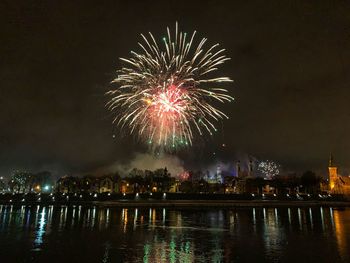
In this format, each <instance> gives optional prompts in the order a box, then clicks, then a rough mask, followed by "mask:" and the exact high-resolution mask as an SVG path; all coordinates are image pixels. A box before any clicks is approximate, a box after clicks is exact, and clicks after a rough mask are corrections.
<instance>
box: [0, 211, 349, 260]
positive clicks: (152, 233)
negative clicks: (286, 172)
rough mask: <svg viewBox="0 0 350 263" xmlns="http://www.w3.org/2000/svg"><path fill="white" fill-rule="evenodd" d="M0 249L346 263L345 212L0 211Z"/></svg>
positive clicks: (7, 252) (43, 255) (50, 255)
mask: <svg viewBox="0 0 350 263" xmlns="http://www.w3.org/2000/svg"><path fill="white" fill-rule="evenodd" d="M0 242H1V246H0V255H1V257H2V258H4V259H5V261H4V262H7V261H11V260H12V259H13V257H14V255H18V256H20V257H21V258H22V259H24V260H22V262H26V261H29V260H30V261H33V262H46V261H48V260H49V259H50V260H51V261H52V260H53V261H55V262H56V261H57V262H59V261H65V262H73V261H79V262H149V263H150V262H184V263H185V262H247V261H257V260H258V261H259V262H281V261H282V262H294V261H298V262H306V261H318V262H349V261H350V256H349V251H350V245H349V244H350V243H349V242H350V209H344V210H338V209H333V208H322V207H321V208H319V207H314V208H246V209H243V208H241V209H215V210H213V209H211V210H199V209H187V210H174V209H167V208H157V209H156V208H125V209H119V208H97V207H84V206H71V207H67V206H31V207H30V206H16V207H14V206H10V205H0ZM6 260H7V261H6Z"/></svg>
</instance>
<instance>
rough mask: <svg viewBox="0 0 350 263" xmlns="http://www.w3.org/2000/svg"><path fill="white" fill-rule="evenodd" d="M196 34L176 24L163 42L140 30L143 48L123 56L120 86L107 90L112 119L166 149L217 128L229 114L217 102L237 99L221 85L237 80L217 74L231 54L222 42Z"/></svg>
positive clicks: (184, 144)
mask: <svg viewBox="0 0 350 263" xmlns="http://www.w3.org/2000/svg"><path fill="white" fill-rule="evenodd" d="M195 35H196V31H194V32H193V34H192V35H191V36H188V35H187V34H186V33H183V32H179V30H178V25H177V23H176V27H175V33H174V34H171V33H170V30H169V28H167V37H164V38H163V43H162V44H160V43H157V41H156V40H155V38H154V37H153V35H152V34H151V33H148V37H146V36H145V35H143V34H141V37H142V39H143V41H142V43H141V42H140V43H138V45H139V46H140V48H141V50H142V51H141V53H136V52H133V51H132V52H131V54H132V56H131V58H128V59H126V58H121V60H122V61H123V62H124V63H125V64H126V65H125V67H123V68H122V69H121V70H119V71H118V76H117V78H116V79H114V80H113V81H112V83H115V84H117V88H116V89H113V90H110V91H109V92H107V94H108V95H109V96H110V100H109V102H108V103H107V106H108V108H109V109H110V110H111V111H112V112H113V113H114V114H115V118H114V121H113V123H116V124H117V125H118V126H120V127H121V128H126V129H128V131H130V133H131V134H136V135H137V137H139V138H140V139H142V141H145V142H147V143H148V144H150V145H152V146H153V147H162V148H166V149H174V148H177V147H178V146H187V145H192V143H193V140H194V136H195V135H197V134H199V135H204V134H206V133H209V134H212V132H213V131H216V128H215V125H214V124H215V123H216V122H217V121H218V120H220V119H222V118H228V117H227V116H226V115H225V114H224V113H223V112H222V111H220V110H219V109H217V108H216V107H215V106H214V105H213V102H214V101H218V102H221V103H224V102H230V101H232V100H233V98H232V97H231V96H230V95H228V92H227V90H226V89H223V88H221V87H219V84H221V83H223V82H231V81H232V80H230V79H229V78H228V77H215V76H214V77H213V76H212V75H213V74H214V72H215V71H217V70H218V66H219V65H221V64H223V63H224V62H225V61H226V60H229V58H227V57H226V56H225V55H224V54H223V53H224V51H225V50H224V49H219V48H218V46H219V44H215V45H213V46H211V47H210V48H208V49H205V48H204V46H205V43H206V41H207V39H206V38H203V39H202V40H201V41H199V43H198V44H195Z"/></svg>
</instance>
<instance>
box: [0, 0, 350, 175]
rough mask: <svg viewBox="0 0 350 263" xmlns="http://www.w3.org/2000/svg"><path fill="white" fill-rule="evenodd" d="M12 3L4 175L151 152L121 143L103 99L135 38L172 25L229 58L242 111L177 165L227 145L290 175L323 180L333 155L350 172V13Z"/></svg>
mask: <svg viewBox="0 0 350 263" xmlns="http://www.w3.org/2000/svg"><path fill="white" fill-rule="evenodd" d="M16 2H17V1H13V0H11V1H4V0H3V1H1V3H0V36H1V40H0V125H1V126H0V127H1V130H0V173H2V174H4V175H6V174H8V173H9V172H10V171H12V170H13V169H18V168H19V169H28V170H40V169H49V170H52V171H53V172H57V173H77V172H87V171H93V170H95V169H97V168H99V167H102V166H106V165H109V164H110V163H113V162H116V161H122V160H127V159H128V158H132V155H133V153H134V152H136V151H139V152H140V151H141V152H142V151H144V149H140V148H139V147H137V143H135V142H133V140H132V139H131V138H128V137H126V138H122V139H120V138H119V137H120V136H119V135H118V133H117V132H115V131H114V129H113V126H112V125H111V116H110V115H109V113H108V112H107V111H106V109H105V108H104V103H105V101H106V98H105V97H104V93H105V91H106V90H107V89H108V85H109V82H110V81H111V80H112V79H113V76H115V70H116V69H117V68H118V67H120V66H121V64H120V61H119V60H118V57H127V56H128V55H129V52H130V50H132V49H134V50H135V49H137V41H138V40H139V39H140V36H139V34H140V33H142V32H143V33H145V32H148V31H152V32H153V33H154V35H156V36H158V37H159V38H160V37H162V36H163V34H164V32H165V30H166V26H174V25H175V21H178V22H179V24H180V27H181V28H182V29H183V30H184V31H187V32H191V31H193V30H197V31H198V32H199V35H200V36H201V37H207V38H208V39H209V42H210V43H212V44H214V43H216V42H219V43H220V44H221V45H222V46H223V47H224V48H226V49H227V55H228V56H229V57H231V58H232V60H231V61H229V62H228V63H226V64H225V65H224V66H223V67H222V72H223V75H227V76H229V77H231V78H232V79H234V81H235V82H234V83H233V84H232V85H231V86H230V87H228V88H229V89H230V92H231V95H232V96H234V97H235V99H236V100H235V102H234V103H233V104H230V105H226V106H224V107H223V108H224V110H225V112H227V113H228V114H229V115H230V117H231V119H230V120H228V121H225V122H224V123H223V128H220V129H221V130H222V132H220V133H218V134H217V135H216V136H215V137H214V138H213V139H212V140H211V141H210V143H207V145H208V146H206V147H204V146H203V147H195V148H194V149H188V150H187V151H188V152H187V153H180V155H181V156H185V157H186V160H191V161H198V160H196V158H194V157H193V156H200V158H203V160H206V159H207V156H210V155H211V153H212V151H216V152H220V151H221V149H220V147H219V145H221V144H222V143H225V144H226V145H227V149H225V152H226V154H227V155H228V156H230V152H232V153H233V152H241V153H249V154H252V155H254V156H257V157H258V158H262V159H272V160H276V161H278V162H280V163H281V164H282V165H283V166H284V167H288V168H290V169H316V170H317V169H323V168H325V166H326V165H327V158H328V156H329V153H330V152H333V154H334V155H335V159H336V161H337V163H338V164H339V165H340V166H342V167H350V158H349V150H350V140H349V134H350V107H349V103H350V91H349V88H350V81H349V80H350V74H349V73H350V72H349V66H350V48H349V47H350V2H349V1H326V0H324V1H305V0H300V1H296V0H294V1H217V0H216V1H189V0H187V1H179V0H177V1H126V0H125V1H111V2H106V1H95V3H94V4H90V3H88V2H89V1H81V2H79V1H23V2H22V1H21V2H17V3H16ZM101 2H104V3H101ZM114 133H116V134H117V138H115V139H113V138H112V135H113V134H114ZM188 156H192V157H188ZM197 159H198V158H197Z"/></svg>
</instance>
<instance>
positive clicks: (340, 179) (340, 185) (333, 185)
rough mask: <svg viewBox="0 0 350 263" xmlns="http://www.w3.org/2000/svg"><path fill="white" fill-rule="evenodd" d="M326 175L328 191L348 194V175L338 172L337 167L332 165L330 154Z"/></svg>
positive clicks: (349, 179) (349, 193) (349, 182)
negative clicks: (327, 177)
mask: <svg viewBox="0 0 350 263" xmlns="http://www.w3.org/2000/svg"><path fill="white" fill-rule="evenodd" d="M328 176H329V192H330V193H333V194H343V195H350V177H349V176H341V175H340V174H338V167H337V166H335V165H334V162H333V156H332V155H331V157H330V159H329V165H328Z"/></svg>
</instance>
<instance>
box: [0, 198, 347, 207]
mask: <svg viewBox="0 0 350 263" xmlns="http://www.w3.org/2000/svg"><path fill="white" fill-rule="evenodd" d="M0 205H25V206H30V205H42V206H48V205H54V206H57V205H59V206H62V205H64V206H77V205H78V206H80V205H81V206H97V207H119V208H128V207H133V208H137V207H159V208H162V207H164V208H214V207H216V208H237V207H239V208H253V207H262V208H263V207H272V208H274V207H275V208H278V207H342V208H345V207H350V202H348V201H290V200H289V201H288V200H287V201H283V200H152V201H149V200H139V201H134V200H113V201H111V200H109V201H81V202H75V201H72V202H6V201H5V202H4V201H0Z"/></svg>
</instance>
